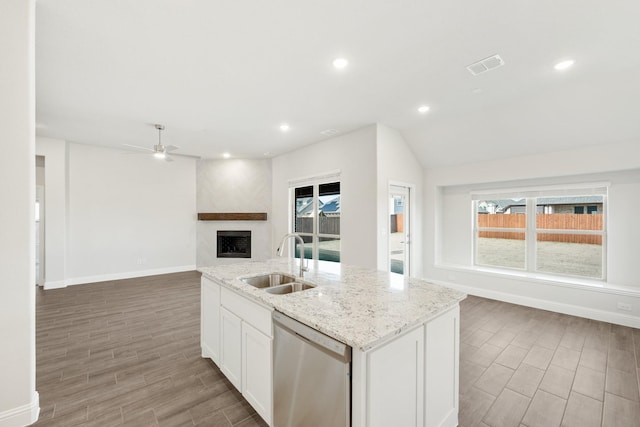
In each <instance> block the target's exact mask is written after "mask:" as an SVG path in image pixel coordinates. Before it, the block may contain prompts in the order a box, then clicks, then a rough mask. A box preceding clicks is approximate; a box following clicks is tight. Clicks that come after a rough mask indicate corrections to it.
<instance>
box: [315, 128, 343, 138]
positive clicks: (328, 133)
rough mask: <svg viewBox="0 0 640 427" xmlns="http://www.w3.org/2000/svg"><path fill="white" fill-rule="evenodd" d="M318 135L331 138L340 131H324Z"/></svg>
mask: <svg viewBox="0 0 640 427" xmlns="http://www.w3.org/2000/svg"><path fill="white" fill-rule="evenodd" d="M320 133H321V134H322V135H324V136H333V135H335V134H337V133H340V131H339V130H338V129H325V130H323V131H322V132H320Z"/></svg>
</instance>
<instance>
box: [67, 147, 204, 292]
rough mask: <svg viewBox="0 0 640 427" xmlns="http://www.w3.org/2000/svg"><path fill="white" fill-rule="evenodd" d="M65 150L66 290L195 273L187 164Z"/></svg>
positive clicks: (190, 164)
mask: <svg viewBox="0 0 640 427" xmlns="http://www.w3.org/2000/svg"><path fill="white" fill-rule="evenodd" d="M67 149H68V162H67V188H68V190H67V197H68V208H67V209H68V222H67V248H68V249H67V256H68V259H67V273H66V276H67V278H66V282H67V284H77V283H87V282H94V281H102V280H112V279H119V278H125V277H136V276H144V275H151V274H160V273H168V272H175V271H185V270H191V269H194V268H195V260H196V189H195V183H196V161H195V160H194V159H186V158H182V157H175V158H174V159H175V160H174V161H173V162H164V161H159V160H158V159H155V158H153V157H152V156H145V155H129V154H123V152H122V151H121V150H116V149H110V148H102V147H96V146H89V145H83V144H72V143H68V144H67Z"/></svg>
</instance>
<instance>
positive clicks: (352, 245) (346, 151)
mask: <svg viewBox="0 0 640 427" xmlns="http://www.w3.org/2000/svg"><path fill="white" fill-rule="evenodd" d="M376 132H377V131H376V126H375V125H371V126H367V127H365V128H362V129H359V130H356V131H353V132H350V133H347V134H344V135H340V136H336V137H333V138H330V139H327V140H325V141H321V142H318V143H316V144H312V145H309V146H306V147H302V148H299V149H297V150H294V151H291V152H289V153H286V154H282V155H280V156H277V157H274V158H273V163H272V171H273V186H272V191H273V204H272V207H273V221H272V230H273V231H272V233H271V235H272V236H273V241H272V245H271V253H272V254H275V251H276V249H277V245H278V243H279V239H280V238H281V237H282V236H283V235H285V234H286V233H288V232H289V231H290V230H289V182H290V181H291V180H297V179H300V178H307V177H312V176H314V175H320V174H323V173H326V172H330V171H335V170H340V181H341V185H340V191H341V201H340V205H341V213H340V214H341V219H340V222H341V224H340V237H341V246H340V251H341V255H340V256H341V262H344V263H345V264H352V265H359V266H363V267H368V268H374V269H375V268H376V267H377V253H376V245H377V242H376V235H377V233H376V230H377V223H376V222H377V215H376V208H377V199H376V198H377V188H376V187H377V179H376Z"/></svg>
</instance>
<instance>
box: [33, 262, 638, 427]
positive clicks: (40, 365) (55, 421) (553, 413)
mask: <svg viewBox="0 0 640 427" xmlns="http://www.w3.org/2000/svg"><path fill="white" fill-rule="evenodd" d="M36 313H37V315H36V352H37V369H36V372H37V390H38V391H39V393H40V406H41V414H40V420H39V421H38V422H37V423H36V424H35V425H36V426H74V425H82V426H85V425H86V426H121V425H128V426H156V425H160V426H193V425H202V426H222V427H229V426H242V427H248V426H264V425H266V424H265V423H264V421H263V420H262V419H261V418H260V417H259V416H258V415H257V414H256V413H255V411H254V410H253V409H252V408H251V406H249V404H248V403H247V402H246V401H245V400H244V399H243V398H242V395H241V394H240V393H238V392H237V391H236V390H235V388H234V387H233V386H232V385H231V383H229V382H228V381H227V380H226V378H225V377H224V376H223V375H222V374H221V372H220V370H219V369H218V368H217V367H216V366H215V365H214V364H213V363H212V362H211V361H209V360H206V359H202V358H201V357H200V274H199V273H196V272H188V273H177V274H168V275H162V276H152V277H144V278H138V279H130V280H120V281H114V282H104V283H97V284H88V285H80V286H71V287H68V288H65V289H57V290H49V291H43V290H41V289H39V290H38V292H37V299H36ZM460 332H461V337H460V338H461V339H460V343H461V344H460V416H459V421H460V424H459V425H460V426H461V427H474V426H482V427H503V426H504V427H508V426H514V427H538V426H544V427H553V426H565V427H573V426H579V427H589V426H606V427H614V426H615V427H624V426H635V427H640V403H639V402H640V397H639V395H640V393H639V387H640V386H639V384H640V379H639V375H640V374H639V372H640V330H638V329H632V328H626V327H622V326H617V325H611V324H608V323H602V322H596V321H592V320H587V319H582V318H578V317H572V316H566V315H562V314H558V313H552V312H548V311H543V310H536V309H532V308H527V307H522V306H518V305H513V304H507V303H503V302H498V301H493V300H488V299H483V298H478V297H472V296H470V297H468V298H467V299H466V300H464V301H463V302H462V304H461V331H460Z"/></svg>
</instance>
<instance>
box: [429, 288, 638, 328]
mask: <svg viewBox="0 0 640 427" xmlns="http://www.w3.org/2000/svg"><path fill="white" fill-rule="evenodd" d="M427 281H429V282H431V283H435V284H436V285H442V286H446V287H448V288H452V289H456V290H459V291H461V292H464V293H466V294H469V295H475V296H479V297H484V298H490V299H494V300H498V301H504V302H509V303H513V304H518V305H524V306H527V307H533V308H539V309H542V310H549V311H555V312H557V313H563V314H569V315H572V316H578V317H584V318H587V319H593V320H598V321H601V322H608V323H615V324H616V325H623V326H629V327H631V328H640V318H638V317H636V316H629V315H626V314H621V313H614V312H611V311H605V310H598V309H596V308H589V307H581V306H578V305H572V304H565V303H559V302H555V301H549V300H543V299H538V298H532V297H525V296H522V295H516V294H510V293H506V292H500V291H494V290H491V289H483V288H476V287H474V286H466V285H460V284H457V283H451V282H445V281H442V280H429V279H427Z"/></svg>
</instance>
